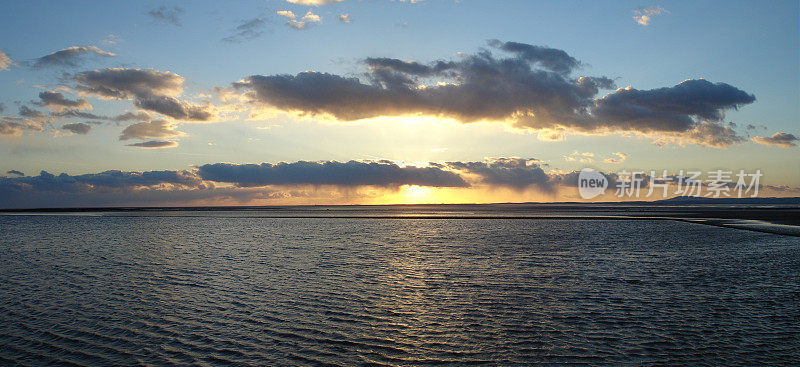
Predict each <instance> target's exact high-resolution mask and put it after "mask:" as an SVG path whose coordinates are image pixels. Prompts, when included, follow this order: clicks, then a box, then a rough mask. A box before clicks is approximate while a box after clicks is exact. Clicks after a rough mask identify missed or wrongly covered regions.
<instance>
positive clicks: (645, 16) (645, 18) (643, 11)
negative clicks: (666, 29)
mask: <svg viewBox="0 0 800 367" xmlns="http://www.w3.org/2000/svg"><path fill="white" fill-rule="evenodd" d="M661 14H669V12H668V11H667V10H666V9H664V8H662V7H660V6H650V7H646V8H645V7H642V8H637V9H634V10H633V20H634V21H635V22H636V23H639V24H640V25H643V26H648V25H650V22H651V21H652V20H653V16H655V15H661Z"/></svg>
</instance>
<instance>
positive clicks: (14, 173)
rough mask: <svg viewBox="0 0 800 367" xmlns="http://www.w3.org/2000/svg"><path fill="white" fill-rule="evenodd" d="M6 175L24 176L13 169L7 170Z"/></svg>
mask: <svg viewBox="0 0 800 367" xmlns="http://www.w3.org/2000/svg"><path fill="white" fill-rule="evenodd" d="M6 173H7V174H9V175H16V176H25V174H24V173H22V172H21V171H17V170H15V169H11V170H8V171H6Z"/></svg>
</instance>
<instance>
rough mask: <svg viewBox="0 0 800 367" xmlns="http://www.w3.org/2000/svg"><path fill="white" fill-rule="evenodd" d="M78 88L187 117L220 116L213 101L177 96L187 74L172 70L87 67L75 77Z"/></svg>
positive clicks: (203, 118)
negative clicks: (212, 104) (97, 68)
mask: <svg viewBox="0 0 800 367" xmlns="http://www.w3.org/2000/svg"><path fill="white" fill-rule="evenodd" d="M74 80H75V82H76V86H75V89H77V90H78V91H81V92H83V93H87V94H90V95H94V96H97V97H100V98H113V99H133V102H134V105H135V106H136V107H139V108H141V109H144V110H148V111H152V112H157V113H160V114H162V115H165V116H169V117H172V118H174V119H178V120H186V121H210V120H212V119H214V118H215V117H216V112H215V111H214V109H213V106H211V104H209V103H206V104H202V105H198V104H192V103H189V102H185V101H181V100H178V99H177V98H175V97H176V96H179V95H180V94H181V93H182V91H183V82H184V78H183V77H182V76H180V75H178V74H175V73H172V72H169V71H158V70H145V69H120V68H108V69H99V70H93V71H85V72H82V73H79V74H77V75H76V76H75V77H74Z"/></svg>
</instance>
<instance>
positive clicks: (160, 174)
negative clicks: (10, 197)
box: [0, 170, 206, 193]
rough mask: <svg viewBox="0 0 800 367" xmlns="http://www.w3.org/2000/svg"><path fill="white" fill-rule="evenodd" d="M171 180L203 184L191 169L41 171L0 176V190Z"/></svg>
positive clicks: (63, 189) (182, 184) (88, 187)
mask: <svg viewBox="0 0 800 367" xmlns="http://www.w3.org/2000/svg"><path fill="white" fill-rule="evenodd" d="M163 184H170V185H175V186H178V187H194V188H197V187H206V186H205V185H204V184H203V182H202V180H200V178H198V177H197V176H196V175H195V174H194V173H192V172H190V171H146V172H124V171H118V170H111V171H105V172H101V173H91V174H84V175H74V176H73V175H68V174H66V173H62V174H60V175H58V176H55V175H53V174H50V173H48V172H46V171H42V172H41V173H40V174H39V176H24V177H16V178H0V190H2V191H6V190H9V189H11V190H14V189H17V190H24V189H33V190H37V191H54V192H62V193H64V192H84V191H90V190H96V189H103V188H105V189H129V188H137V187H147V186H155V185H163Z"/></svg>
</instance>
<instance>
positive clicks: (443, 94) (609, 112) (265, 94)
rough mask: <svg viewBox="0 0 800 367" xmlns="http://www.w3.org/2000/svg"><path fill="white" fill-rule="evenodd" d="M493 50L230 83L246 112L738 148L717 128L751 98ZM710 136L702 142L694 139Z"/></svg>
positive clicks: (513, 47) (548, 55) (530, 52)
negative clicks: (629, 79) (625, 81)
mask: <svg viewBox="0 0 800 367" xmlns="http://www.w3.org/2000/svg"><path fill="white" fill-rule="evenodd" d="M489 45H490V46H492V47H493V50H494V51H499V52H501V55H500V56H498V55H495V53H494V52H493V50H489V49H484V50H481V51H479V52H477V53H476V54H472V55H469V54H463V55H462V56H461V58H460V59H458V60H455V61H443V60H438V61H434V62H430V63H420V62H416V61H404V60H399V59H391V58H367V59H366V60H365V61H364V64H365V65H366V66H367V72H366V73H365V74H364V76H365V78H366V82H363V81H362V80H360V79H358V78H354V77H344V76H340V75H336V74H329V73H322V72H316V71H306V72H302V73H299V74H296V75H268V76H265V75H252V76H249V77H246V78H244V79H242V80H240V81H239V82H237V83H234V84H233V87H234V89H235V90H239V91H240V92H241V93H242V94H243V97H244V99H245V100H248V101H249V102H250V103H251V104H252V105H253V106H254V107H257V108H262V109H263V108H266V109H274V110H279V111H285V112H289V113H293V114H298V115H303V116H311V117H314V116H321V117H329V118H333V119H336V120H339V121H354V120H361V119H368V118H376V117H381V116H432V117H437V118H447V119H453V120H455V121H457V122H461V123H471V122H478V121H488V122H501V123H506V124H509V125H511V126H513V127H515V128H520V129H530V130H536V131H541V130H547V131H559V132H562V133H566V132H573V133H584V134H608V133H634V134H640V135H644V136H648V137H653V138H662V137H664V138H667V140H669V141H675V142H682V143H685V142H689V143H696V144H702V145H709V146H715V147H721V146H725V145H727V144H732V143H736V142H739V141H741V138H739V137H738V136H736V134H735V131H733V130H732V129H731V128H730V127H727V126H721V125H719V124H718V123H717V122H718V121H721V120H722V119H723V118H724V116H725V111H726V110H730V109H737V108H739V107H741V106H743V105H746V104H749V103H752V102H754V101H755V97H754V96H753V95H751V94H748V93H747V92H744V91H742V90H740V89H738V88H736V87H733V86H731V85H729V84H725V83H712V82H710V81H707V80H705V79H695V80H686V81H683V82H681V83H679V84H677V85H675V86H672V87H663V88H656V89H651V90H638V89H635V88H632V87H627V88H621V89H617V90H616V91H613V92H611V93H609V94H607V95H604V96H602V97H599V93H600V91H601V90H608V89H613V88H614V87H615V86H614V82H613V80H611V79H610V78H607V77H603V76H600V77H592V76H574V75H573V74H574V72H575V71H576V70H577V68H579V67H580V65H581V63H580V61H578V60H576V59H575V58H573V57H571V56H569V55H568V54H566V53H565V52H563V51H561V50H557V49H552V48H547V47H543V46H532V45H526V44H521V43H514V42H500V41H490V42H489ZM707 133H708V134H714V135H711V136H704V135H702V134H707ZM562 135H563V134H562Z"/></svg>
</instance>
